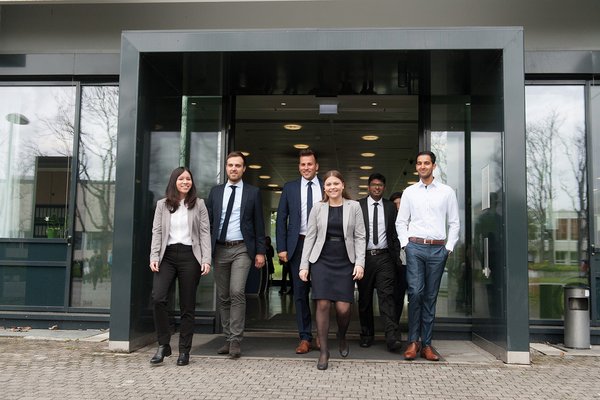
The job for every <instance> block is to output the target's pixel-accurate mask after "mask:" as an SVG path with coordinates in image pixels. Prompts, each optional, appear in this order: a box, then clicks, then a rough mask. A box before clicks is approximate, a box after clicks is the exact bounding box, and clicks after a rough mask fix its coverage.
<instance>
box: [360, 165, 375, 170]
mask: <svg viewBox="0 0 600 400" xmlns="http://www.w3.org/2000/svg"><path fill="white" fill-rule="evenodd" d="M360 169H363V170H370V169H373V167H371V166H370V165H361V166H360Z"/></svg>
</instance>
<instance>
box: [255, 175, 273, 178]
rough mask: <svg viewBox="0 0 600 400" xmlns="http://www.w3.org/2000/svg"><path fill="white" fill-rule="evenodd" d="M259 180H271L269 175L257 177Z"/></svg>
mask: <svg viewBox="0 0 600 400" xmlns="http://www.w3.org/2000/svg"><path fill="white" fill-rule="evenodd" d="M258 177H259V178H260V179H271V176H270V175H259V176H258Z"/></svg>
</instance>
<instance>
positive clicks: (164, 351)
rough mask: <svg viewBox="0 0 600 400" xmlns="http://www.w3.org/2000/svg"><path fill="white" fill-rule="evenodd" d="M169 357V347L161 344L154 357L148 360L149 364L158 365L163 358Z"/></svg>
mask: <svg viewBox="0 0 600 400" xmlns="http://www.w3.org/2000/svg"><path fill="white" fill-rule="evenodd" d="M170 355H171V345H168V344H161V345H160V346H158V350H156V354H154V357H152V358H151V359H150V364H159V363H161V362H163V360H164V359H165V357H169V356H170Z"/></svg>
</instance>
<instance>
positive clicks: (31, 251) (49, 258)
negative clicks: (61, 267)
mask: <svg viewBox="0 0 600 400" xmlns="http://www.w3.org/2000/svg"><path fill="white" fill-rule="evenodd" d="M66 259H67V243H66V241H65V240H52V241H39V242H35V241H2V242H0V260H2V261H5V262H6V261H12V262H15V261H16V262H19V261H23V262H24V261H42V262H62V263H64V262H65V260H66Z"/></svg>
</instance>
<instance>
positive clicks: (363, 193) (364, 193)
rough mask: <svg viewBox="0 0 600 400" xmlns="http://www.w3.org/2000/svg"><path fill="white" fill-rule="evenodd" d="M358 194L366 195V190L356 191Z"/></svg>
mask: <svg viewBox="0 0 600 400" xmlns="http://www.w3.org/2000/svg"><path fill="white" fill-rule="evenodd" d="M358 194H361V195H366V194H367V192H358Z"/></svg>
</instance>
